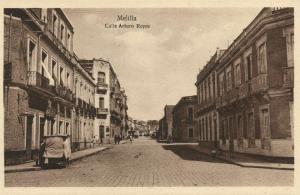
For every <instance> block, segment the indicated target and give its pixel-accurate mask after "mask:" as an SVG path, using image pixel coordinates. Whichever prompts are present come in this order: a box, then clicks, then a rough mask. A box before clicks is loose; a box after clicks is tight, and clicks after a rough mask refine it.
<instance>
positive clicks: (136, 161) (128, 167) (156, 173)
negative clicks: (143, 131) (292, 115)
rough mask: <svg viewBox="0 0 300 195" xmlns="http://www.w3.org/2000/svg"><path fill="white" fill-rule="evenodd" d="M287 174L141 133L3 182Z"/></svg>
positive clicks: (261, 178)
mask: <svg viewBox="0 0 300 195" xmlns="http://www.w3.org/2000/svg"><path fill="white" fill-rule="evenodd" d="M293 174H294V172H293V171H287V170H271V169H257V168H243V167H239V166H236V165H232V164H228V163H225V162H221V161H219V160H214V159H211V158H210V157H208V156H205V155H202V154H199V153H197V152H195V151H193V150H191V149H189V148H186V146H184V145H182V144H175V145H172V144H171V145H167V144H162V143H157V142H156V141H155V140H152V139H150V138H143V137H141V138H139V139H136V140H134V142H133V143H132V144H130V142H128V143H126V144H121V145H114V146H113V147H112V148H111V149H109V150H106V151H103V152H101V153H98V154H96V155H93V156H89V157H86V158H84V159H82V160H79V161H76V162H74V163H72V165H70V166H69V167H67V168H65V169H55V170H42V171H33V172H19V173H7V174H5V186H7V187H9V186H55V187H58V186H107V187H111V186H120V187H122V186H166V187H167V186H235V185H236V186H238V185H239V186H253V185H257V186H278V185H279V186H282V185H289V186H291V185H293ZM274 178H276V179H274Z"/></svg>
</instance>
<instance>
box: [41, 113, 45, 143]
mask: <svg viewBox="0 0 300 195" xmlns="http://www.w3.org/2000/svg"><path fill="white" fill-rule="evenodd" d="M44 127H45V118H40V143H41V142H42V140H43V137H44V132H45V128H44Z"/></svg>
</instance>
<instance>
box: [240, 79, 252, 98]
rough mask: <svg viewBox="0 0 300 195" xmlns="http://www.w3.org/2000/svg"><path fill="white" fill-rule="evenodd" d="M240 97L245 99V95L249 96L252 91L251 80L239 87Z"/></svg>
mask: <svg viewBox="0 0 300 195" xmlns="http://www.w3.org/2000/svg"><path fill="white" fill-rule="evenodd" d="M238 93H239V99H243V98H245V97H248V96H249V93H250V84H249V82H246V83H243V84H242V85H241V86H240V87H239V92H238Z"/></svg>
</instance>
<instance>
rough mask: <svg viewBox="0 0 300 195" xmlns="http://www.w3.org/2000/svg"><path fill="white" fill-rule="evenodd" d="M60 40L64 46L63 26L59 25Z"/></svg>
mask: <svg viewBox="0 0 300 195" xmlns="http://www.w3.org/2000/svg"><path fill="white" fill-rule="evenodd" d="M60 40H61V42H62V43H63V44H65V26H64V24H61V25H60Z"/></svg>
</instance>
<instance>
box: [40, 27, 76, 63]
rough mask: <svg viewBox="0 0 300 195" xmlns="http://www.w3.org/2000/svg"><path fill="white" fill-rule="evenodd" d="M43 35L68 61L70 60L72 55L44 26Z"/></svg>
mask: <svg viewBox="0 0 300 195" xmlns="http://www.w3.org/2000/svg"><path fill="white" fill-rule="evenodd" d="M44 34H45V35H46V36H47V37H48V39H50V40H51V42H52V43H53V44H54V45H55V46H56V47H57V48H58V49H59V51H60V52H61V53H63V54H64V55H65V56H66V57H67V58H68V59H69V60H72V55H71V53H70V51H68V49H67V48H66V47H65V46H64V45H63V43H62V42H61V40H59V39H58V38H57V37H56V36H55V35H54V33H53V32H52V31H51V30H50V29H49V28H48V27H47V26H46V27H45V29H44Z"/></svg>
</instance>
